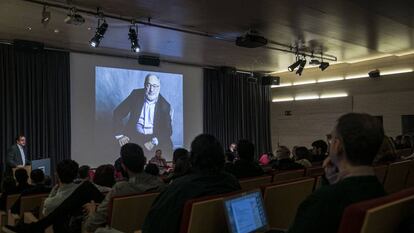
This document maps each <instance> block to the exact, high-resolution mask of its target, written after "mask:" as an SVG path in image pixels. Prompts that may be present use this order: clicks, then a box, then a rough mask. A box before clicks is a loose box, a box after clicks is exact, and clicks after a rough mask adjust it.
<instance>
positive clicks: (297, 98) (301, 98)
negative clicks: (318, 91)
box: [295, 95, 319, 100]
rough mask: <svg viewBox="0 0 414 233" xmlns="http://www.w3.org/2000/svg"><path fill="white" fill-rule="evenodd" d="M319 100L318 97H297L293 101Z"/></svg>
mask: <svg viewBox="0 0 414 233" xmlns="http://www.w3.org/2000/svg"><path fill="white" fill-rule="evenodd" d="M315 99H319V95H298V96H296V97H295V100H315Z"/></svg>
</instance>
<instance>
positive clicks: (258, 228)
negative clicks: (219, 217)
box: [224, 190, 283, 233]
mask: <svg viewBox="0 0 414 233" xmlns="http://www.w3.org/2000/svg"><path fill="white" fill-rule="evenodd" d="M224 209H225V210H224V212H225V215H226V220H227V226H228V228H229V233H256V232H266V233H279V232H283V231H279V230H269V225H268V222H267V216H266V212H265V209H264V206H263V199H262V194H261V192H260V191H258V190H257V191H252V192H247V193H242V194H240V195H236V196H232V197H229V198H226V199H225V200H224Z"/></svg>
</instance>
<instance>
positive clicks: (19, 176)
mask: <svg viewBox="0 0 414 233" xmlns="http://www.w3.org/2000/svg"><path fill="white" fill-rule="evenodd" d="M14 176H15V177H16V182H17V183H18V185H23V184H27V183H28V180H29V175H28V174H27V171H26V169H24V168H18V169H16V171H15V173H14Z"/></svg>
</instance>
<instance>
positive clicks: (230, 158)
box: [224, 151, 235, 173]
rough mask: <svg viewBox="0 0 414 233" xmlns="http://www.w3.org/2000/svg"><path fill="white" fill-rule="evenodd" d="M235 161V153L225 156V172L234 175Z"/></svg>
mask: <svg viewBox="0 0 414 233" xmlns="http://www.w3.org/2000/svg"><path fill="white" fill-rule="evenodd" d="M234 160H235V157H234V153H231V152H228V151H227V152H226V153H225V154H224V171H226V172H229V173H233V168H234Z"/></svg>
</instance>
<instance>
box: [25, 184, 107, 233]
mask: <svg viewBox="0 0 414 233" xmlns="http://www.w3.org/2000/svg"><path fill="white" fill-rule="evenodd" d="M103 199H104V195H103V194H102V193H101V192H99V190H98V189H97V188H96V187H95V185H94V184H92V183H91V182H89V181H85V182H83V183H82V184H81V185H79V187H77V188H76V189H75V191H73V193H72V194H70V195H69V197H68V198H66V199H65V200H64V201H63V202H62V204H60V205H59V206H58V207H57V208H56V209H55V210H53V211H52V212H51V213H50V214H49V215H47V216H46V217H44V218H42V219H40V220H39V221H38V222H35V223H31V224H27V225H24V226H23V229H21V230H22V232H24V233H38V232H44V230H45V229H46V228H48V227H49V226H51V225H53V231H54V232H58V233H78V232H81V221H82V216H83V205H85V204H86V203H89V202H91V201H92V200H93V201H95V203H101V202H102V200H103ZM78 216H80V217H81V218H80V219H78V218H77V217H78ZM73 220H75V221H73ZM78 220H80V221H78Z"/></svg>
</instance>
